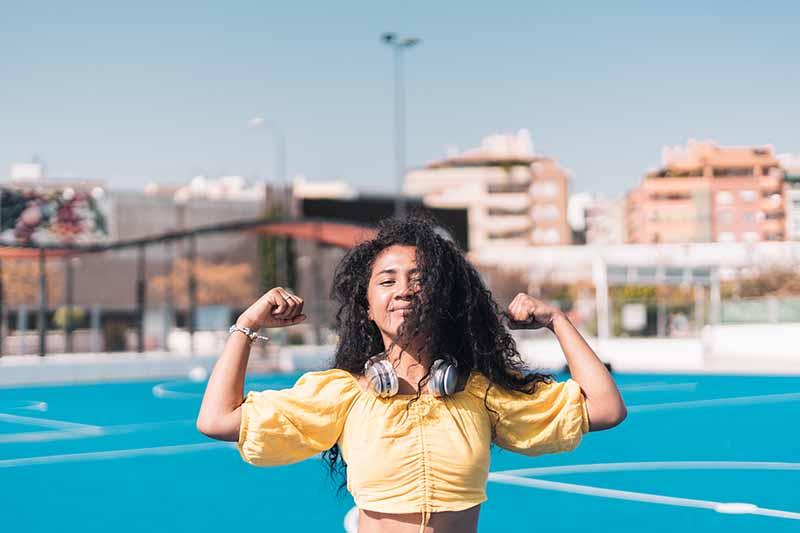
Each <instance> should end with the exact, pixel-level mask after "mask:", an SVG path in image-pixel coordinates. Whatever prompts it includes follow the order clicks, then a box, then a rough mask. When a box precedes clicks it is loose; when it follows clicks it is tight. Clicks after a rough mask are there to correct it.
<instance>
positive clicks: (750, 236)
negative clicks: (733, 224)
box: [742, 231, 758, 242]
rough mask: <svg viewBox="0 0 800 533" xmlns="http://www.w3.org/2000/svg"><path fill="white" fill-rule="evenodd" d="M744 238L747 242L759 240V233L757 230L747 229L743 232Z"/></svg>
mask: <svg viewBox="0 0 800 533" xmlns="http://www.w3.org/2000/svg"><path fill="white" fill-rule="evenodd" d="M742 240H743V241H747V242H756V241H757V240H758V233H757V232H755V231H747V232H745V233H743V234H742Z"/></svg>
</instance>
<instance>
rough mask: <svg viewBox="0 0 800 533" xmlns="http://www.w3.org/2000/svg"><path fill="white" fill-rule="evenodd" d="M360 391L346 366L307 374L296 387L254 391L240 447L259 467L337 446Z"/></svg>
mask: <svg viewBox="0 0 800 533" xmlns="http://www.w3.org/2000/svg"><path fill="white" fill-rule="evenodd" d="M359 391H360V388H359V385H358V383H357V382H356V381H355V379H354V378H353V377H352V376H351V375H350V374H348V373H347V372H346V371H344V370H339V369H331V370H325V371H321V372H307V373H305V374H303V375H302V376H301V377H300V379H298V380H297V382H296V383H295V384H294V386H293V387H292V388H289V389H282V390H264V391H250V392H248V393H247V396H246V397H245V401H244V403H243V404H242V422H241V425H240V427H239V441H238V443H237V445H236V447H237V449H238V450H239V453H240V454H241V456H242V459H244V460H245V461H246V462H248V463H250V464H252V465H256V466H274V465H284V464H289V463H296V462H298V461H302V460H303V459H307V458H309V457H311V456H312V455H314V454H317V453H320V452H323V451H325V450H327V449H329V448H330V447H331V446H333V445H334V444H335V443H336V441H337V440H338V439H339V435H340V434H341V432H342V427H343V426H344V421H345V418H346V417H347V413H348V411H349V409H350V405H351V404H352V402H353V400H354V399H355V397H356V396H357V395H358V393H359Z"/></svg>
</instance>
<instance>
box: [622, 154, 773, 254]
mask: <svg viewBox="0 0 800 533" xmlns="http://www.w3.org/2000/svg"><path fill="white" fill-rule="evenodd" d="M627 199H628V207H627V215H628V217H627V218H628V240H629V242H634V243H655V242H754V241H781V240H784V239H785V238H786V207H785V202H784V188H783V171H782V169H781V167H780V165H779V161H778V159H777V157H776V155H775V153H774V149H773V148H772V146H770V145H766V146H719V145H717V144H716V143H715V142H714V141H711V140H706V141H695V140H690V141H689V142H688V144H687V145H686V146H685V147H680V146H678V147H665V148H664V149H663V150H662V165H661V167H659V168H658V169H656V170H654V171H652V172H649V173H648V174H647V175H645V177H644V179H643V180H642V183H641V184H640V185H639V187H637V188H636V189H634V190H633V191H631V192H630V193H629V194H628V196H627Z"/></svg>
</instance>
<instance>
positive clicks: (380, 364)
mask: <svg viewBox="0 0 800 533" xmlns="http://www.w3.org/2000/svg"><path fill="white" fill-rule="evenodd" d="M457 368H458V362H457V361H456V360H455V359H452V360H446V359H437V360H436V361H434V362H433V364H432V365H431V370H430V376H429V378H428V388H429V389H430V391H431V393H432V394H433V395H434V396H439V397H440V396H449V395H451V394H453V393H454V392H455V390H456V382H457V381H458V371H457ZM364 375H365V376H366V377H367V381H368V382H369V385H370V388H371V389H372V391H373V392H374V393H375V394H377V395H378V396H380V397H381V398H389V397H390V396H394V395H395V394H397V391H398V389H399V387H400V385H399V382H398V380H397V373H396V372H395V371H394V367H393V366H392V363H391V362H389V361H388V360H387V359H386V358H385V357H383V354H379V355H376V356H373V357H370V358H369V359H367V362H366V364H365V365H364Z"/></svg>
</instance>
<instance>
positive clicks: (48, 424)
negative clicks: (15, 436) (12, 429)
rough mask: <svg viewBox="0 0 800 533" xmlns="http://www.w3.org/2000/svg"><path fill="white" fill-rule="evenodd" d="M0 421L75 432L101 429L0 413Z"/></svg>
mask: <svg viewBox="0 0 800 533" xmlns="http://www.w3.org/2000/svg"><path fill="white" fill-rule="evenodd" d="M0 420H3V421H6V422H12V423H14V424H22V425H25V426H39V427H45V428H56V429H74V430H98V429H100V426H92V425H89V424H79V423H77V422H66V421H64V420H52V419H49V418H39V417H35V416H20V415H11V414H8V413H0Z"/></svg>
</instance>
